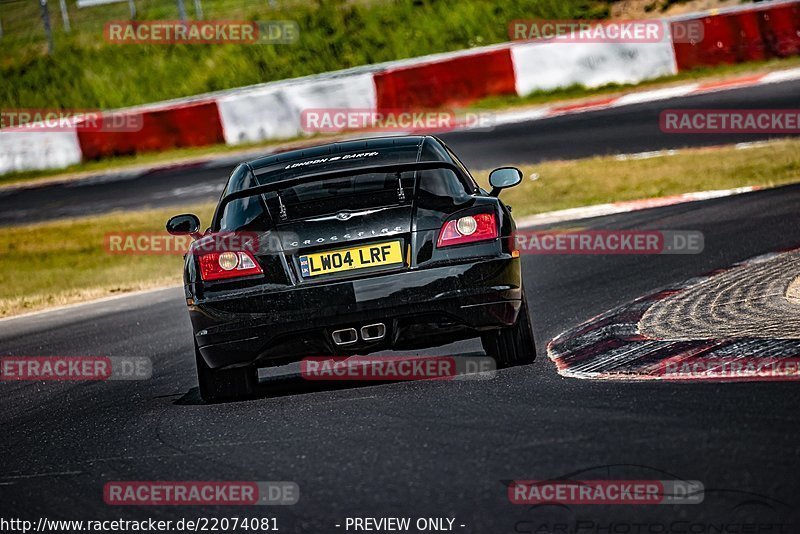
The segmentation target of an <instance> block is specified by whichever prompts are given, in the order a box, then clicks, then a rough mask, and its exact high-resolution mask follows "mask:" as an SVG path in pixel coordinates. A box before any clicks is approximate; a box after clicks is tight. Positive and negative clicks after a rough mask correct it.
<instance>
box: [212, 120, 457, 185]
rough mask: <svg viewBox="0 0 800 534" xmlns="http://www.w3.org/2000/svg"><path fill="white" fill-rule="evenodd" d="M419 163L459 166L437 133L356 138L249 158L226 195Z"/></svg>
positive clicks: (240, 167) (235, 175)
mask: <svg viewBox="0 0 800 534" xmlns="http://www.w3.org/2000/svg"><path fill="white" fill-rule="evenodd" d="M418 162H443V163H447V164H451V165H458V163H457V162H456V160H455V159H454V158H453V156H452V155H451V153H450V152H449V151H448V149H447V148H446V146H445V145H444V143H443V142H442V141H441V140H439V139H438V138H436V137H434V136H430V135H406V136H395V137H372V138H366V139H354V140H349V141H341V142H336V143H326V144H323V145H317V146H313V147H307V148H300V149H296V150H289V151H287V152H281V153H278V154H271V155H269V156H264V157H261V158H257V159H254V160H251V161H247V162H245V163H244V164H242V165H240V166H238V167H237V169H235V170H234V172H233V174H231V178H230V180H229V181H228V184H227V186H226V188H225V194H226V195H227V194H230V193H233V192H236V191H241V190H243V189H249V188H252V187H255V186H259V185H266V184H270V183H273V182H276V181H282V180H286V179H289V178H294V177H299V176H303V175H307V174H317V173H323V172H328V171H346V170H348V169H356V168H363V167H366V166H369V167H378V166H382V165H393V164H399V163H418Z"/></svg>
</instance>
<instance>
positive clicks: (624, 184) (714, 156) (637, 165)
mask: <svg viewBox="0 0 800 534" xmlns="http://www.w3.org/2000/svg"><path fill="white" fill-rule="evenodd" d="M509 163H511V162H509ZM520 168H521V169H522V171H523V173H524V174H525V177H526V178H525V180H524V181H523V183H522V184H521V185H519V186H517V187H515V188H512V189H509V190H507V191H504V192H503V193H502V198H503V200H504V201H505V202H506V203H508V204H510V205H512V206H513V207H514V215H515V217H521V216H524V215H532V214H535V213H543V212H547V211H555V210H561V209H567V208H574V207H577V206H590V205H593V204H604V203H607V202H618V201H622V200H636V199H641V198H652V197H661V196H668V195H677V194H680V193H689V192H693V191H708V190H714V189H728V188H734V187H742V186H747V185H760V186H767V187H770V186H776V185H780V184H787V183H792V182H796V181H800V141H798V140H786V141H775V142H772V143H769V144H766V145H763V146H755V147H751V148H748V149H744V150H742V149H740V150H737V149H735V148H734V147H725V148H720V149H717V148H711V149H703V148H700V149H685V150H682V151H680V152H678V153H677V154H675V155H672V156H668V155H664V156H658V157H653V158H649V159H640V160H624V161H623V160H617V159H616V158H614V157H613V156H611V157H609V156H604V157H594V158H589V159H584V160H579V161H551V162H547V163H541V164H538V165H524V166H522V167H520ZM533 173H536V174H538V176H539V178H538V179H537V180H535V181H534V180H531V179H530V176H531V175H532V174H533ZM487 174H488V173H487V172H481V173H477V174H476V178H478V179H482V180H484V181H485V178H486V176H487Z"/></svg>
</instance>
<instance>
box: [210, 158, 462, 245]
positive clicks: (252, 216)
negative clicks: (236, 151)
mask: <svg viewBox="0 0 800 534" xmlns="http://www.w3.org/2000/svg"><path fill="white" fill-rule="evenodd" d="M415 175H416V180H415ZM416 182H419V186H418V187H419V190H418V192H417V194H418V195H421V196H424V197H431V196H433V197H441V198H442V199H443V200H444V199H452V198H453V197H461V196H463V195H465V194H466V192H467V190H466V188H465V185H464V184H463V183H462V182H461V180H460V179H459V178H458V176H457V175H456V174H455V173H454V172H453V171H451V170H449V169H434V170H425V171H406V172H403V173H396V172H392V173H370V174H359V175H357V176H349V177H342V178H331V179H328V180H321V181H313V182H308V183H304V184H298V185H295V186H293V187H286V188H284V189H281V190H279V191H275V192H270V193H266V194H264V195H256V196H252V197H247V198H243V199H238V200H234V201H233V202H231V203H230V204H228V205H227V206H226V207H225V213H224V214H223V215H222V218H221V220H220V227H219V229H218V230H221V231H245V230H250V231H252V230H268V229H270V228H274V227H275V226H277V225H280V224H282V223H288V222H291V221H294V220H300V219H309V218H313V217H320V216H326V215H335V214H336V213H339V212H341V211H353V210H362V209H369V208H380V207H388V206H396V205H399V204H403V203H410V202H411V200H412V198H413V196H414V188H415V184H416Z"/></svg>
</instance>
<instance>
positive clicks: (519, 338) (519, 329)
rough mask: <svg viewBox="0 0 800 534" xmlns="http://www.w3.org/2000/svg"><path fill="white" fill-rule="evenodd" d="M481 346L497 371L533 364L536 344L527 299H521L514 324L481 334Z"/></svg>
mask: <svg viewBox="0 0 800 534" xmlns="http://www.w3.org/2000/svg"><path fill="white" fill-rule="evenodd" d="M481 344H482V345H483V350H484V351H486V354H487V356H490V357H492V358H494V360H495V362H496V364H497V368H498V369H504V368H507V367H513V366H515V365H525V364H528V363H531V362H533V361H534V360H535V359H536V344H535V343H534V340H533V327H532V326H531V316H530V314H529V313H528V300H527V298H525V297H524V296H523V298H522V305H521V306H520V309H519V315H518V316H517V322H516V324H514V326H510V327H508V328H502V329H500V330H494V331H492V332H487V333H486V334H483V335H482V336H481Z"/></svg>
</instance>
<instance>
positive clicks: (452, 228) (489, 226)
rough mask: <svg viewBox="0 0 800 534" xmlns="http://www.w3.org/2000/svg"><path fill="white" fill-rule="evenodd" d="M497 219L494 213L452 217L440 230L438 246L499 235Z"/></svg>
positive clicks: (482, 239) (481, 239) (447, 245)
mask: <svg viewBox="0 0 800 534" xmlns="http://www.w3.org/2000/svg"><path fill="white" fill-rule="evenodd" d="M497 235H498V234H497V219H495V216H494V213H478V214H476V215H467V216H465V217H460V218H458V219H452V220H450V221H447V222H446V223H444V226H442V229H441V231H439V240H438V241H437V243H436V246H437V247H449V246H451V245H461V244H463V243H473V242H475V241H485V240H487V239H495V238H496V237H497Z"/></svg>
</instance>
